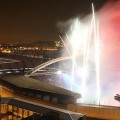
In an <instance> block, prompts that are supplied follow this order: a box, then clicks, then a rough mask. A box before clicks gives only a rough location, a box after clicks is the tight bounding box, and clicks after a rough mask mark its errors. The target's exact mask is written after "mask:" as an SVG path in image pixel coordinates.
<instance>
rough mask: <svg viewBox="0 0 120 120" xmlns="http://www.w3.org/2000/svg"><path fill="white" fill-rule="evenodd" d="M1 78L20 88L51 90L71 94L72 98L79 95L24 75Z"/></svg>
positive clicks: (76, 97)
mask: <svg viewBox="0 0 120 120" xmlns="http://www.w3.org/2000/svg"><path fill="white" fill-rule="evenodd" d="M2 79H3V80H4V81H6V82H9V83H11V84H13V85H15V86H17V87H21V88H28V89H34V90H40V91H45V92H51V93H56V94H63V95H69V96H73V97H74V99H78V98H80V97H81V95H80V94H79V93H76V92H73V91H70V90H67V89H63V88H61V87H57V86H54V85H51V84H48V83H44V82H41V81H39V80H35V79H32V78H29V77H27V76H24V75H15V74H14V75H13V74H11V75H6V76H4V77H2Z"/></svg>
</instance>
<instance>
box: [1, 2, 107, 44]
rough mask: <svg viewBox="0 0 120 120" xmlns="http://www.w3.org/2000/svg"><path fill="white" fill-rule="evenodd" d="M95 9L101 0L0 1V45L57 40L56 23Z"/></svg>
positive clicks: (100, 4)
mask: <svg viewBox="0 0 120 120" xmlns="http://www.w3.org/2000/svg"><path fill="white" fill-rule="evenodd" d="M92 2H93V3H94V5H95V9H96V10H98V9H99V8H101V6H102V5H103V4H104V3H105V2H106V1H105V0H0V42H17V43H31V42H35V41H41V40H46V41H48V40H58V39H59V37H58V36H59V34H62V33H60V31H59V29H58V28H57V23H58V22H60V21H62V22H65V21H67V20H69V19H71V18H73V17H75V16H78V15H79V16H80V17H81V18H82V17H84V16H86V15H87V14H89V13H90V12H91V3H92Z"/></svg>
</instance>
